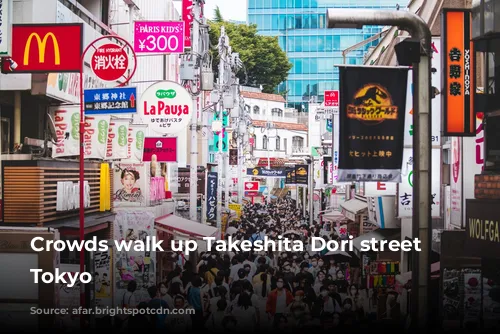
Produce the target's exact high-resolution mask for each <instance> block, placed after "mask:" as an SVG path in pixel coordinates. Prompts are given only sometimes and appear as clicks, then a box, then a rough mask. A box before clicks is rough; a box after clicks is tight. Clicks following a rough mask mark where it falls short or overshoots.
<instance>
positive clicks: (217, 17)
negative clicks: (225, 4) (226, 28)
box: [214, 6, 224, 22]
mask: <svg viewBox="0 0 500 334" xmlns="http://www.w3.org/2000/svg"><path fill="white" fill-rule="evenodd" d="M223 21H224V18H223V17H222V13H221V11H220V8H219V6H217V7H215V9H214V22H223Z"/></svg>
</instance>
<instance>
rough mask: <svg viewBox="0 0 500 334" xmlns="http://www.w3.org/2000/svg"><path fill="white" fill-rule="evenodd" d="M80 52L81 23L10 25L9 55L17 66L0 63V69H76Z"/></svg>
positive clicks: (54, 70)
mask: <svg viewBox="0 0 500 334" xmlns="http://www.w3.org/2000/svg"><path fill="white" fill-rule="evenodd" d="M82 52H83V24H82V23H68V24H66V23H59V24H14V25H12V57H11V58H12V60H13V61H15V62H16V63H17V68H15V69H14V70H10V69H9V68H8V62H3V64H2V72H4V73H36V72H46V73H51V72H80V67H81V55H82Z"/></svg>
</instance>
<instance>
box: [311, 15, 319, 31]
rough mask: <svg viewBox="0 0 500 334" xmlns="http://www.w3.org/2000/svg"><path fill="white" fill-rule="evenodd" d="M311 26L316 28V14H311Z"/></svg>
mask: <svg viewBox="0 0 500 334" xmlns="http://www.w3.org/2000/svg"><path fill="white" fill-rule="evenodd" d="M311 28H312V29H317V28H318V15H311Z"/></svg>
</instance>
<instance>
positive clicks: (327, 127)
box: [326, 119, 333, 132]
mask: <svg viewBox="0 0 500 334" xmlns="http://www.w3.org/2000/svg"><path fill="white" fill-rule="evenodd" d="M332 130H333V126H332V120H331V119H327V120H326V131H328V132H332Z"/></svg>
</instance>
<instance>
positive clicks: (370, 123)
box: [334, 67, 408, 183]
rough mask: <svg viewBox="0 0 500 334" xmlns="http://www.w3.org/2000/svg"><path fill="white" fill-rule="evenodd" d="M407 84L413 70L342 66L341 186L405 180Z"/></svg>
mask: <svg viewBox="0 0 500 334" xmlns="http://www.w3.org/2000/svg"><path fill="white" fill-rule="evenodd" d="M407 79H408V69H407V68H373V67H340V86H341V89H340V95H341V96H340V113H339V120H340V131H339V164H338V179H337V180H338V181H340V182H352V181H359V182H362V181H366V182H377V181H380V182H396V183H397V182H399V181H400V180H401V161H402V156H403V137H404V124H405V107H406V89H407ZM334 159H335V157H334ZM334 163H335V161H334Z"/></svg>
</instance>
